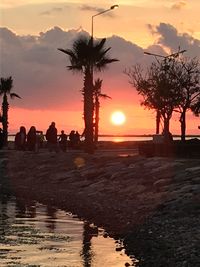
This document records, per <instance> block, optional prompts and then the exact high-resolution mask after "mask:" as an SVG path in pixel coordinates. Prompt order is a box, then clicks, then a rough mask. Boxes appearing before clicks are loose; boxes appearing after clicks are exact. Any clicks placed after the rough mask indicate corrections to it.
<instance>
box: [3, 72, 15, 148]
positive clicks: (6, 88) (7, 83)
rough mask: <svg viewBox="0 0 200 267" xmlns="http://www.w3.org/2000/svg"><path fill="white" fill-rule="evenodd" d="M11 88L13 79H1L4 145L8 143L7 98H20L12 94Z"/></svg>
mask: <svg viewBox="0 0 200 267" xmlns="http://www.w3.org/2000/svg"><path fill="white" fill-rule="evenodd" d="M12 88H13V79H12V77H11V76H10V77H8V78H1V81H0V96H2V98H3V101H2V126H3V137H4V145H6V144H7V141H8V110H9V103H8V96H10V97H11V98H15V97H17V98H20V96H19V95H17V94H16V93H12Z"/></svg>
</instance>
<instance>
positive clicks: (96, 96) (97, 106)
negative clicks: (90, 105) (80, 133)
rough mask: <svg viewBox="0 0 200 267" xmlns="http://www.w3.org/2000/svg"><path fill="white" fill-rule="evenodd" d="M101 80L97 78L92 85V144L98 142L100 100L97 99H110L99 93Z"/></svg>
mask: <svg viewBox="0 0 200 267" xmlns="http://www.w3.org/2000/svg"><path fill="white" fill-rule="evenodd" d="M102 82H103V80H100V79H99V78H98V79H96V80H95V83H94V114H95V124H94V142H95V143H97V142H98V136H99V109H100V100H99V98H104V99H105V98H111V97H110V96H108V95H106V94H102V93H101V87H102Z"/></svg>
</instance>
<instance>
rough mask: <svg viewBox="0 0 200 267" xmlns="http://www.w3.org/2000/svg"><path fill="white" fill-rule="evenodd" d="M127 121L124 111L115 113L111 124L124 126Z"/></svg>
mask: <svg viewBox="0 0 200 267" xmlns="http://www.w3.org/2000/svg"><path fill="white" fill-rule="evenodd" d="M125 121H126V117H125V115H124V113H123V112H122V111H115V112H113V113H112V115H111V122H112V123H113V124H114V125H122V124H124V122H125Z"/></svg>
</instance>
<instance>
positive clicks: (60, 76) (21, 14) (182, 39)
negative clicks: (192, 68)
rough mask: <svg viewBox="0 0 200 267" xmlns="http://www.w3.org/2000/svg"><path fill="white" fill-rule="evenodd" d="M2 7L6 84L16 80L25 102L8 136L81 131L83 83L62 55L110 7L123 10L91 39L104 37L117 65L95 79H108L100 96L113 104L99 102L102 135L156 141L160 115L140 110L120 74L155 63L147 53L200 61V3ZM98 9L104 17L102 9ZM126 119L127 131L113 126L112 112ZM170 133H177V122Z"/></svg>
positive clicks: (15, 111)
mask: <svg viewBox="0 0 200 267" xmlns="http://www.w3.org/2000/svg"><path fill="white" fill-rule="evenodd" d="M51 2H52V1H48V0H26V1H25V0H18V1H15V0H13V1H12V0H9V1H8V0H3V1H1V3H0V7H1V16H0V26H1V27H4V28H6V30H5V29H3V30H2V31H1V32H0V38H1V39H2V40H1V54H2V58H3V60H2V63H1V66H0V75H1V77H2V76H3V77H6V76H9V75H12V76H13V79H14V88H13V91H14V92H16V93H18V94H19V95H20V96H21V97H22V99H21V100H18V99H16V100H12V101H10V104H11V108H10V111H9V122H10V123H9V131H10V133H13V132H16V130H17V129H18V128H19V126H20V125H25V126H26V127H27V128H29V127H30V126H31V125H36V127H37V128H38V129H40V130H46V129H47V127H48V126H49V124H50V123H51V121H55V122H56V124H57V128H58V130H59V131H60V130H61V129H64V130H65V131H66V132H69V131H70V130H71V129H75V130H79V131H80V132H81V131H82V129H83V127H84V126H83V119H82V105H83V103H82V96H81V93H80V89H81V88H82V83H83V81H82V76H81V75H73V74H71V73H69V71H67V70H66V68H65V66H66V65H67V64H68V62H67V58H66V57H65V56H64V54H60V53H58V51H57V48H58V47H62V48H70V47H71V44H72V41H73V38H75V36H77V34H79V33H80V31H86V32H87V33H88V34H90V32H91V17H92V15H94V14H96V13H98V12H99V11H100V10H103V9H108V8H109V7H110V6H111V5H113V4H118V5H119V8H118V9H116V10H113V11H109V12H107V14H105V15H101V16H97V17H95V19H94V36H95V37H99V38H102V37H107V43H108V46H111V47H112V49H111V53H110V54H111V57H116V58H118V59H119V60H120V61H119V62H118V63H114V64H112V65H110V66H109V68H108V69H107V70H106V71H105V72H103V73H100V74H95V77H100V78H102V79H103V88H102V92H103V93H106V94H108V95H109V96H111V97H112V99H111V100H109V99H108V100H102V101H101V110H100V116H101V119H100V133H101V134H153V133H154V132H155V118H154V117H155V114H154V113H153V112H152V111H149V110H144V109H143V107H141V106H140V99H139V97H138V96H137V93H136V92H135V90H134V89H133V88H132V87H131V86H130V84H129V83H128V78H127V77H126V76H125V75H124V74H123V71H124V69H125V68H126V67H130V66H131V65H133V64H135V63H138V62H139V63H140V64H142V65H144V66H145V65H146V64H147V63H148V62H149V61H150V60H152V59H150V58H148V56H146V57H145V56H144V54H143V52H144V51H145V50H149V51H152V52H157V53H159V54H160V53H162V52H163V48H167V49H168V50H169V49H171V50H176V49H177V48H178V46H179V45H181V48H183V49H186V50H187V56H190V57H195V56H197V57H199V54H200V30H199V29H200V18H199V10H200V1H199V0H191V1H186V0H185V1H173V0H171V1H165V0H160V1H157V0H135V1H128V0H127V1H126V0H124V1H118V2H117V3H116V2H115V1H109V2H108V1H95V3H94V2H93V1H91V2H90V1H81V0H80V1H62V0H60V1H59V3H58V2H57V3H55V1H54V2H52V3H51ZM99 8H100V9H99ZM115 110H121V111H123V112H124V113H125V116H126V122H125V124H124V125H121V126H116V125H113V124H112V123H111V121H110V117H111V114H112V112H114V111H115ZM199 124H200V121H199V118H196V117H194V116H193V115H191V114H189V113H188V116H187V133H188V134H199V130H198V125H199ZM171 131H172V133H174V134H179V133H180V125H179V121H178V118H177V116H176V117H174V118H173V120H172V121H171Z"/></svg>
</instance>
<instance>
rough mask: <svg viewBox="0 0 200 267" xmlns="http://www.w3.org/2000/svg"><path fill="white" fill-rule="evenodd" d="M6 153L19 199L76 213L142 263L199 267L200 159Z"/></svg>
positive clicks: (4, 164)
mask: <svg viewBox="0 0 200 267" xmlns="http://www.w3.org/2000/svg"><path fill="white" fill-rule="evenodd" d="M132 152H134V153H132ZM0 156H1V160H0V171H1V173H4V176H5V177H4V178H5V179H6V180H9V181H10V186H11V188H12V190H13V192H14V194H15V195H16V196H17V197H18V198H22V197H23V198H25V199H34V200H37V201H39V202H41V203H44V204H50V205H54V206H56V207H58V208H61V209H63V210H66V211H71V212H72V213H74V214H77V215H78V217H80V218H84V219H87V220H89V221H91V222H93V223H95V224H96V225H97V226H101V227H103V228H104V229H105V230H106V231H107V232H108V234H109V235H111V236H113V237H116V238H123V239H124V246H125V249H126V252H127V253H128V254H131V255H135V256H136V258H138V259H139V260H140V262H139V266H155V267H159V266H160V267H161V266H165V267H167V266H170V267H172V266H174V267H175V266H176V267H178V266H180V267H182V266H191V267H193V266H199V258H198V255H197V244H198V242H199V239H198V231H199V223H200V218H199V202H200V199H199V191H200V190H199V189H200V185H199V182H200V159H183V158H163V157H162V158H161V157H152V158H145V157H144V156H139V155H137V151H136V150H134V149H133V151H132V149H129V150H123V153H121V150H117V149H115V150H114V149H113V150H112V149H110V150H109V151H108V150H107V151H101V150H99V151H97V152H96V153H95V154H94V155H87V154H85V153H83V152H82V151H67V152H66V153H62V152H60V153H57V154H56V153H53V152H52V153H50V152H48V151H47V150H45V149H44V150H41V151H39V152H38V153H33V152H28V151H24V152H23V151H13V150H7V151H1V152H0ZM2 171H3V172H2ZM183 222H184V223H183Z"/></svg>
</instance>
